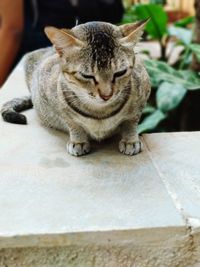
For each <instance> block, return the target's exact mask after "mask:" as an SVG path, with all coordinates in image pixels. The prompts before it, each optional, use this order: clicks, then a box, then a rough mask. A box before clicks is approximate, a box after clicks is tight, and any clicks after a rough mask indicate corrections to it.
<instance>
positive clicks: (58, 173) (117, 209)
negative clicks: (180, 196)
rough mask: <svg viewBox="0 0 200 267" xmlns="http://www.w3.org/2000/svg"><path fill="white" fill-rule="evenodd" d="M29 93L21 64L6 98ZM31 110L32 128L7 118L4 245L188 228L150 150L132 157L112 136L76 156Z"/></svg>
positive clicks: (1, 176)
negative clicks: (125, 152) (70, 152)
mask: <svg viewBox="0 0 200 267" xmlns="http://www.w3.org/2000/svg"><path fill="white" fill-rule="evenodd" d="M24 94H25V95H26V94H27V89H26V86H25V83H24V78H23V72H22V69H21V66H18V68H17V69H16V70H15V71H14V72H13V73H12V75H11V77H10V78H9V79H8V81H7V82H6V84H5V86H4V88H3V89H2V91H1V92H0V104H1V103H3V102H4V101H6V100H9V99H10V98H12V97H14V96H20V95H24ZM26 115H27V117H28V122H29V124H28V125H27V126H21V125H12V124H9V123H5V122H3V121H2V120H0V135H1V138H0V148H1V151H0V213H1V216H0V245H1V247H4V245H5V244H6V242H7V244H9V246H12V245H13V246H20V240H21V242H22V243H21V245H22V246H26V245H28V246H31V245H33V246H35V245H37V246H39V245H44V244H46V243H47V242H46V239H47V236H48V235H49V236H50V237H51V240H53V238H55V240H56V241H55V243H56V242H58V243H59V244H60V245H61V244H62V236H65V237H66V238H63V240H65V239H67V242H68V243H70V242H72V243H73V242H75V243H76V242H81V240H84V238H86V239H87V236H88V233H91V234H92V235H93V234H94V237H95V233H98V232H106V233H108V232H110V233H111V236H112V233H113V237H114V236H116V234H115V231H122V233H123V231H126V230H128V231H130V232H131V231H136V230H141V229H154V228H155V229H176V231H177V233H180V234H181V235H184V234H185V231H186V227H185V222H184V220H183V218H182V216H181V215H180V214H179V212H178V211H177V209H176V207H175V206H174V203H173V201H172V199H171V197H170V195H169V194H168V192H167V190H166V188H165V185H164V184H163V182H162V180H161V178H160V176H159V173H158V172H157V170H156V168H155V167H154V165H153V164H152V160H151V158H150V157H149V154H148V151H147V150H146V149H145V150H144V152H143V153H141V154H139V155H137V156H135V157H126V156H124V155H121V154H120V153H119V152H118V151H117V144H115V142H112V141H111V140H108V141H107V142H104V143H102V144H95V148H94V150H93V153H92V154H90V155H88V156H85V157H82V158H74V157H72V156H70V155H68V154H67V153H66V150H65V143H66V141H67V138H68V137H67V135H66V134H64V133H61V132H58V131H54V130H50V129H46V128H44V127H42V126H41V125H40V123H39V121H38V120H37V116H36V114H35V112H34V110H30V111H28V112H26ZM163 210H164V211H165V212H163ZM167 231H168V230H167ZM167 231H166V233H167ZM179 231H180V232H179ZM172 232H173V231H172ZM72 233H73V235H71V234H72ZM75 233H77V236H76V235H75ZM79 233H82V234H81V235H80V234H79ZM68 234H69V236H68ZM91 234H90V239H92V238H91V236H92V235H91ZM34 236H36V237H37V238H34ZM60 236H61V237H60ZM119 236H120V235H119ZM128 236H131V235H130V234H128ZM58 237H60V239H59V240H60V241H58ZM5 240H7V241H5ZM16 240H17V241H16ZM69 240H71V241H70V242H69ZM74 240H75V241H74ZM119 240H122V236H120V238H119ZM119 240H118V241H119ZM63 244H66V241H63ZM49 245H50V244H49ZM52 245H53V243H52ZM6 246H7V245H6Z"/></svg>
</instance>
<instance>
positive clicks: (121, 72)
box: [112, 69, 127, 82]
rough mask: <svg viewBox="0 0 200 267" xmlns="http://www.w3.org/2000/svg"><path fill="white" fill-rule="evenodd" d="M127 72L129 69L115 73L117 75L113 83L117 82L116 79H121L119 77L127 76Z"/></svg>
mask: <svg viewBox="0 0 200 267" xmlns="http://www.w3.org/2000/svg"><path fill="white" fill-rule="evenodd" d="M126 72H127V69H124V70H120V71H118V72H115V73H114V76H113V80H112V82H115V79H116V78H119V77H122V76H124V75H125V74H126Z"/></svg>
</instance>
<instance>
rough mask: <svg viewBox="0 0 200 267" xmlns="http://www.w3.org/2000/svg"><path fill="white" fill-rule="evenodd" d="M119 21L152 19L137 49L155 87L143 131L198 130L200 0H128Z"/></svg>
mask: <svg viewBox="0 0 200 267" xmlns="http://www.w3.org/2000/svg"><path fill="white" fill-rule="evenodd" d="M124 6H125V11H124V14H123V18H122V20H121V23H131V22H133V21H137V20H140V19H145V18H148V17H150V18H151V20H150V22H149V23H148V25H147V26H146V29H145V32H144V35H143V38H142V42H141V43H140V44H139V45H138V47H137V49H138V51H140V53H141V55H142V56H143V58H144V62H145V65H146V68H147V70H148V73H149V75H150V78H151V83H152V93H151V96H150V99H149V103H148V105H147V106H146V108H145V110H144V112H143V117H142V120H141V122H140V125H139V132H140V133H143V132H166V131H168V132H170V131H195V130H200V118H199V117H200V90H199V89H200V77H199V71H200V1H198V0H196V1H195V0H194V1H188V0H149V1H148V0H140V1H139V0H124Z"/></svg>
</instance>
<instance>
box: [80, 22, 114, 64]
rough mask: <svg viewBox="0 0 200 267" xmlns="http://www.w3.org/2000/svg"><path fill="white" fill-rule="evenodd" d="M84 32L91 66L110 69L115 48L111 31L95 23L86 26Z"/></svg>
mask: <svg viewBox="0 0 200 267" xmlns="http://www.w3.org/2000/svg"><path fill="white" fill-rule="evenodd" d="M85 30H86V34H87V42H88V45H89V49H90V54H91V55H90V56H91V58H92V61H93V65H95V64H96V65H97V68H98V69H105V68H108V67H110V64H111V59H112V58H113V57H114V48H115V47H116V44H115V41H114V38H113V29H112V28H111V27H108V26H105V25H104V26H102V25H101V26H99V25H97V24H96V23H95V24H90V25H88V27H86V29H85Z"/></svg>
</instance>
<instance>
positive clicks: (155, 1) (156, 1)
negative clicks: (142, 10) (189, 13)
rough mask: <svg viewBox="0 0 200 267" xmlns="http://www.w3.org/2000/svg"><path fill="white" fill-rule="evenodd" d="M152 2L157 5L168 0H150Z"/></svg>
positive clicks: (163, 3)
mask: <svg viewBox="0 0 200 267" xmlns="http://www.w3.org/2000/svg"><path fill="white" fill-rule="evenodd" d="M150 3H151V4H157V5H165V4H166V0H150Z"/></svg>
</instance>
